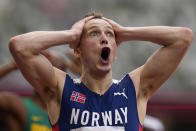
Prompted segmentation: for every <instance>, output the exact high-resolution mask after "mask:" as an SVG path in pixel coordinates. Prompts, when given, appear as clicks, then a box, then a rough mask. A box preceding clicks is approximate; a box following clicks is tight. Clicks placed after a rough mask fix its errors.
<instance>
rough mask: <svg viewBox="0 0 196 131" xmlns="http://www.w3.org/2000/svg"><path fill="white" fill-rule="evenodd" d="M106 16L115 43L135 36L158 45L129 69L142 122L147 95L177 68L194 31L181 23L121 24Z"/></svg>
mask: <svg viewBox="0 0 196 131" xmlns="http://www.w3.org/2000/svg"><path fill="white" fill-rule="evenodd" d="M105 20H106V21H108V22H109V23H110V24H111V25H112V26H113V28H114V30H115V35H116V41H117V44H121V43H122V42H124V41H132V40H138V41H148V42H152V43H155V44H159V45H161V47H160V48H159V49H158V50H157V51H156V52H154V53H153V55H152V56H151V57H150V58H149V59H148V60H147V61H146V63H145V64H144V65H143V66H141V67H139V68H138V69H136V70H134V71H132V72H130V73H129V75H130V76H131V78H132V80H133V82H134V85H135V89H136V97H137V107H138V114H139V119H140V122H141V123H143V122H144V117H145V114H146V105H147V101H148V99H149V98H150V97H151V96H152V94H153V93H154V92H155V91H156V90H157V89H158V88H159V87H160V86H161V85H162V84H163V83H164V82H165V81H166V80H167V79H168V78H169V76H170V75H171V74H172V73H173V72H174V71H175V70H176V68H177V66H178V64H179V63H180V61H181V60H182V58H183V57H184V55H185V53H186V51H187V49H188V48H189V47H190V45H191V43H192V40H193V32H192V30H191V29H189V28H184V27H166V26H152V27H122V26H120V25H119V24H117V23H115V22H114V21H112V20H109V19H105Z"/></svg>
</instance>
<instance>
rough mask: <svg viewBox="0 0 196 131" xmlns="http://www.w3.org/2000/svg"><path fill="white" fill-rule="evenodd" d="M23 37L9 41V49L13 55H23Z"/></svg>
mask: <svg viewBox="0 0 196 131" xmlns="http://www.w3.org/2000/svg"><path fill="white" fill-rule="evenodd" d="M21 37H22V36H20V35H19V36H15V37H12V38H11V39H10V41H9V49H10V52H11V53H12V55H17V54H22V53H24V51H25V49H24V46H23V42H22V38H21Z"/></svg>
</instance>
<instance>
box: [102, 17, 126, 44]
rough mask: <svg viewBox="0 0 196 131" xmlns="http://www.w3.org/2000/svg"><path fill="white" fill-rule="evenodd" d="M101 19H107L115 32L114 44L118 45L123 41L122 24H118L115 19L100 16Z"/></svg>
mask: <svg viewBox="0 0 196 131" xmlns="http://www.w3.org/2000/svg"><path fill="white" fill-rule="evenodd" d="M102 19H103V20H105V21H107V22H108V23H109V24H110V25H111V26H112V28H113V30H114V33H115V37H116V38H115V39H116V44H117V45H120V44H121V43H122V42H123V33H122V30H123V29H122V28H123V26H121V25H119V24H118V23H116V22H115V21H113V20H111V19H108V18H105V17H102Z"/></svg>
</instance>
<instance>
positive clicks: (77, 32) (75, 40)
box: [69, 16, 94, 49]
mask: <svg viewBox="0 0 196 131" xmlns="http://www.w3.org/2000/svg"><path fill="white" fill-rule="evenodd" d="M92 18H94V16H89V17H86V18H84V19H82V20H79V21H78V22H76V23H75V24H74V25H73V26H72V28H71V30H70V31H71V32H72V33H73V36H72V38H71V39H72V40H71V42H70V43H69V46H70V48H73V49H74V48H76V47H78V45H79V42H80V38H81V36H82V32H83V28H84V25H85V23H86V22H88V21H89V20H91V19H92Z"/></svg>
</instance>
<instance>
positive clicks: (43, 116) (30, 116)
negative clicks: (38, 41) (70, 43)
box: [0, 51, 79, 131]
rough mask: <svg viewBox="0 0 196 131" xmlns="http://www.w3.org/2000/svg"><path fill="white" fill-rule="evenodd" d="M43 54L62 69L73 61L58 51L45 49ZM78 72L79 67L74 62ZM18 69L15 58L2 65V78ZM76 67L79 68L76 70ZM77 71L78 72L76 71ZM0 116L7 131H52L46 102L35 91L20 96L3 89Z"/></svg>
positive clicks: (72, 58) (71, 56)
mask: <svg viewBox="0 0 196 131" xmlns="http://www.w3.org/2000/svg"><path fill="white" fill-rule="evenodd" d="M42 54H44V56H46V57H47V58H48V59H49V61H50V62H51V63H52V64H53V65H54V66H55V67H57V68H59V69H61V70H65V69H69V67H68V66H67V65H71V63H69V62H67V61H65V60H64V59H63V58H62V57H61V56H60V55H59V54H58V53H57V52H54V51H43V52H42ZM66 54H67V55H68V56H69V57H70V60H71V61H73V60H74V59H75V57H74V56H73V54H72V53H70V52H66ZM76 62H77V61H73V64H72V65H73V66H72V67H74V69H72V68H71V71H73V72H76V71H77V70H78V69H79V67H78V65H76V64H74V63H76ZM16 69H17V65H16V63H15V62H14V60H11V61H10V62H9V63H7V64H5V65H3V66H1V67H0V78H2V77H4V76H5V75H7V74H9V73H10V72H12V71H14V70H16ZM75 69H77V70H76V71H75ZM76 73H77V72H76ZM0 118H1V121H3V125H4V127H5V129H4V130H6V131H51V130H52V129H51V125H50V123H49V120H48V115H47V113H46V104H45V103H44V102H43V99H42V98H41V97H40V95H39V94H38V93H37V92H36V91H33V93H32V95H30V96H27V97H20V96H18V95H16V94H13V93H10V92H5V91H2V92H0Z"/></svg>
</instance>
